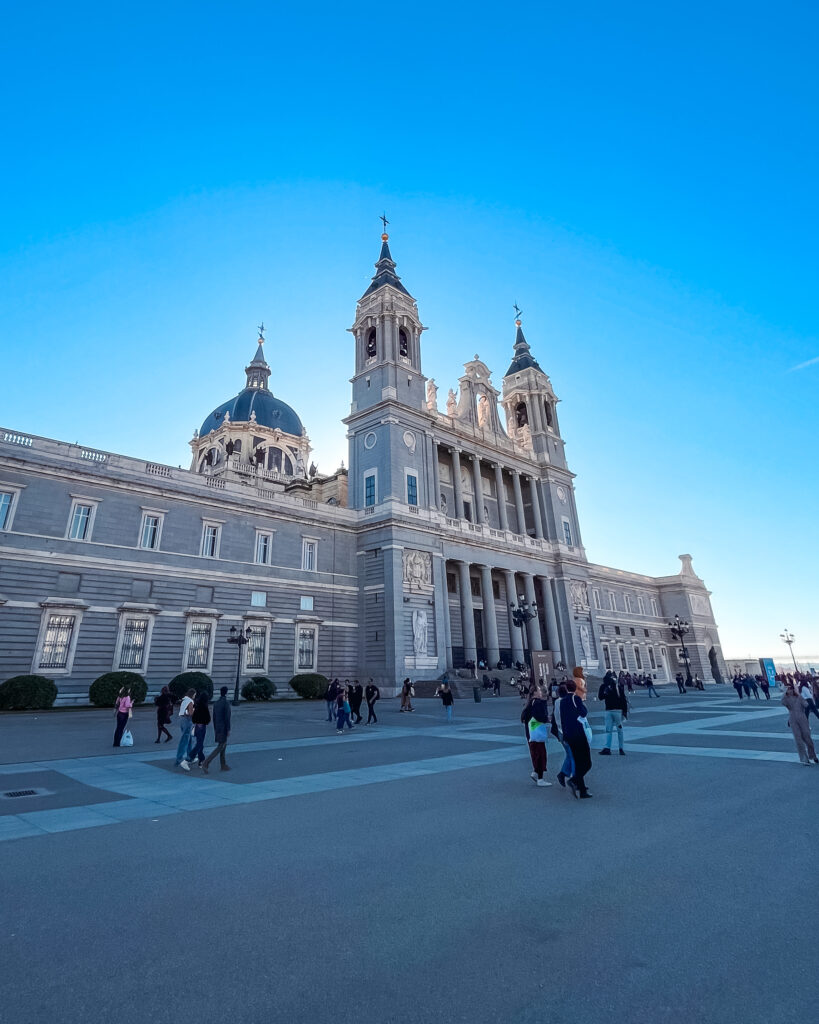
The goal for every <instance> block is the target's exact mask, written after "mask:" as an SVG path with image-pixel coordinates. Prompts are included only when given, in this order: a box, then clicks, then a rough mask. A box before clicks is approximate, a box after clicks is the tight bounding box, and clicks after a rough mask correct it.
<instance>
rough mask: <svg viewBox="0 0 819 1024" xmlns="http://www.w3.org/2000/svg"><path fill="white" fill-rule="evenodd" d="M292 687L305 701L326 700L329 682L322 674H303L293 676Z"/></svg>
mask: <svg viewBox="0 0 819 1024" xmlns="http://www.w3.org/2000/svg"><path fill="white" fill-rule="evenodd" d="M290 685H291V686H292V687H293V689H294V690H295V691H296V693H297V694H298V695H299V696H300V697H304V699H305V700H324V694H325V693H326V692H327V687H328V685H329V681H328V679H327V677H326V676H323V675H322V674H321V673H320V672H302V673H301V675H298V676H293V678H292V679H291V680H290Z"/></svg>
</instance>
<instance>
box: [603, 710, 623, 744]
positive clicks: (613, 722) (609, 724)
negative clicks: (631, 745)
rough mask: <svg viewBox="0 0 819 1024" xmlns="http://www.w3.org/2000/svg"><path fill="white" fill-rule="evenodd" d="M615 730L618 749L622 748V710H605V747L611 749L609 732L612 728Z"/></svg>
mask: <svg viewBox="0 0 819 1024" xmlns="http://www.w3.org/2000/svg"><path fill="white" fill-rule="evenodd" d="M615 729H616V730H617V742H618V743H619V745H620V749H621V750H622V749H623V712H622V711H607V712H606V749H607V750H611V734H612V732H613V731H614V730H615Z"/></svg>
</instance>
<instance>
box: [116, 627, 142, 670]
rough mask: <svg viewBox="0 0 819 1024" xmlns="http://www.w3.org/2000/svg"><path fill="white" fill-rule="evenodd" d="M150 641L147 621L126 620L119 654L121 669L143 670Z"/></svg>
mask: <svg viewBox="0 0 819 1024" xmlns="http://www.w3.org/2000/svg"><path fill="white" fill-rule="evenodd" d="M147 639H148V620H147V619H126V620H125V625H124V627H123V630H122V647H121V649H120V652H119V667H120V668H142V664H143V662H144V660H145V644H146V642H147Z"/></svg>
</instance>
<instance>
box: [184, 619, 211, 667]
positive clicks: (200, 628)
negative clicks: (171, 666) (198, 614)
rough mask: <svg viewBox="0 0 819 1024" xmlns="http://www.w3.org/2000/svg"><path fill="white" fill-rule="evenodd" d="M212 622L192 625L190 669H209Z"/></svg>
mask: <svg viewBox="0 0 819 1024" xmlns="http://www.w3.org/2000/svg"><path fill="white" fill-rule="evenodd" d="M210 634H211V623H210V622H193V623H191V636H190V643H189V645H188V668H207V667H208V658H209V656H210Z"/></svg>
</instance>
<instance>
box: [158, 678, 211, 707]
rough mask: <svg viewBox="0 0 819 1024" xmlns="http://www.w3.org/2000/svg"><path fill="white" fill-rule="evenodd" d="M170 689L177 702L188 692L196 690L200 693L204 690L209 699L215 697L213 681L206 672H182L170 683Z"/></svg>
mask: <svg viewBox="0 0 819 1024" xmlns="http://www.w3.org/2000/svg"><path fill="white" fill-rule="evenodd" d="M168 689H169V690H170V691H171V693H172V694H173V699H174V700H175V701H180V700H182V698H183V697H184V696H185V694H186V693H187V692H188V690H191V689H193V690H196V692H197V693H200V692H201V691H202V690H204V691H205V692H206V693H207V695H208V698H211V697H213V680H212V679H211V677H210V676H209V675H206V674H205V673H204V672H180V673H179V675H178V676H174V677H173V679H172V680H171V681H170V682H169V683H168Z"/></svg>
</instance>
